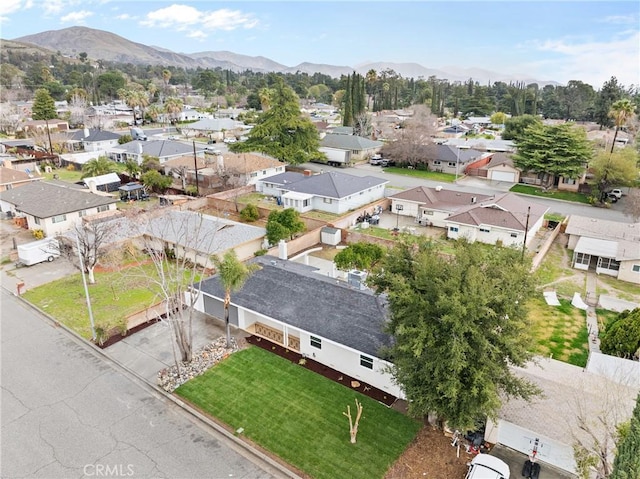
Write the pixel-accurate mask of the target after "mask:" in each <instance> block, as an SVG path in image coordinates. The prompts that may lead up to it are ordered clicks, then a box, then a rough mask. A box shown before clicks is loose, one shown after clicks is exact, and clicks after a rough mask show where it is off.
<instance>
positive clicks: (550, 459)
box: [497, 420, 575, 473]
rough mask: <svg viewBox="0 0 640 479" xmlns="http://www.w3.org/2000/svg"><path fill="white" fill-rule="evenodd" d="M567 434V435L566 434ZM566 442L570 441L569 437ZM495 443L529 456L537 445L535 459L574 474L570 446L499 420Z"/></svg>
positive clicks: (573, 462)
mask: <svg viewBox="0 0 640 479" xmlns="http://www.w3.org/2000/svg"><path fill="white" fill-rule="evenodd" d="M567 434H569V433H568V432H567ZM567 440H571V438H570V436H569V437H568V438H567ZM497 441H498V442H499V443H500V444H502V445H504V446H507V447H510V448H511V449H515V450H516V451H519V452H521V453H523V454H527V455H529V454H531V451H532V450H533V448H534V445H536V443H537V450H538V454H537V457H538V459H540V461H542V462H546V463H547V464H551V465H553V466H556V467H559V468H560V469H563V470H565V471H569V472H571V473H575V460H574V459H573V450H572V448H571V445H570V444H564V443H561V442H559V441H554V440H552V439H549V438H547V437H544V436H541V435H539V434H536V433H534V432H533V431H530V430H528V429H525V428H523V427H520V426H516V425H515V424H513V423H510V422H507V421H503V420H500V422H499V425H498V439H497Z"/></svg>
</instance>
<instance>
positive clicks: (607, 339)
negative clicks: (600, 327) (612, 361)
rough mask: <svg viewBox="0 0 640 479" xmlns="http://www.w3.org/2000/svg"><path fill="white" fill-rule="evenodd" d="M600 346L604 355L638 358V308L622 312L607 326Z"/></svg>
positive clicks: (639, 350) (639, 340) (639, 339)
mask: <svg viewBox="0 0 640 479" xmlns="http://www.w3.org/2000/svg"><path fill="white" fill-rule="evenodd" d="M600 346H601V348H602V352H604V353H605V354H611V355H613V356H619V357H623V358H633V357H634V356H640V308H636V309H634V310H633V311H624V312H622V313H620V314H619V315H618V316H617V317H616V318H614V319H613V320H612V321H611V322H610V323H609V324H607V327H606V329H605V331H604V333H603V334H602V342H601V344H600Z"/></svg>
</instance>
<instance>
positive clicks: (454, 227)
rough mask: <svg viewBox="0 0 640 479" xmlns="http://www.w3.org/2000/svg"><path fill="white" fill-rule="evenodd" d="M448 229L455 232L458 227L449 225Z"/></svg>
mask: <svg viewBox="0 0 640 479" xmlns="http://www.w3.org/2000/svg"><path fill="white" fill-rule="evenodd" d="M449 231H451V232H452V233H457V232H458V227H457V226H449Z"/></svg>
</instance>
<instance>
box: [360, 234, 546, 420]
mask: <svg viewBox="0 0 640 479" xmlns="http://www.w3.org/2000/svg"><path fill="white" fill-rule="evenodd" d="M530 266H531V265H530V263H529V261H528V260H526V259H522V258H521V253H520V251H518V250H516V249H513V248H500V247H497V248H486V247H484V246H483V245H480V244H477V243H473V244H471V243H466V242H458V243H456V245H455V255H454V256H443V255H442V254H441V253H440V252H439V251H438V250H437V248H435V247H434V245H433V244H432V243H431V242H429V241H428V240H426V239H421V240H418V241H417V242H415V243H409V242H402V243H400V244H398V245H397V246H396V247H394V248H393V249H392V250H390V252H389V254H388V255H386V256H385V257H384V258H383V260H382V261H381V262H380V264H379V267H378V268H376V270H374V273H373V274H372V275H371V276H370V280H369V284H370V285H372V286H374V287H375V288H376V289H377V292H379V293H383V292H386V293H387V294H388V298H389V308H390V314H391V319H390V322H389V324H388V332H389V333H390V334H392V335H393V336H394V339H395V342H394V345H393V346H392V347H391V348H390V350H389V356H388V357H389V359H390V360H391V361H392V362H393V364H394V366H393V375H394V377H395V379H396V380H397V381H398V383H399V384H400V385H401V386H402V387H403V389H404V391H405V393H406V395H407V399H408V400H409V411H410V413H411V414H412V415H415V416H425V415H427V414H429V413H436V414H437V415H438V416H439V417H440V418H441V419H444V420H446V421H447V422H448V424H449V425H450V426H453V427H456V428H458V429H460V430H465V429H468V428H471V427H473V425H474V424H475V422H476V421H477V420H478V419H480V418H482V417H484V416H487V415H488V416H490V417H495V415H496V414H497V412H498V409H499V408H500V405H501V397H502V395H503V394H504V395H506V396H514V397H523V398H529V397H530V396H532V395H533V394H535V393H536V388H535V387H534V386H533V385H531V384H530V383H528V382H526V381H524V380H523V379H521V378H518V377H517V376H515V375H514V374H513V372H512V370H511V366H513V365H515V366H523V365H524V364H525V363H526V362H527V361H528V360H529V359H530V358H531V357H532V355H531V353H530V352H529V350H530V346H531V341H532V339H531V337H530V334H529V326H528V323H527V311H526V308H525V304H526V302H527V300H528V298H530V297H531V295H532V294H533V291H534V283H533V278H532V276H531V274H530Z"/></svg>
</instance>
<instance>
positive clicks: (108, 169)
mask: <svg viewBox="0 0 640 479" xmlns="http://www.w3.org/2000/svg"><path fill="white" fill-rule="evenodd" d="M114 171H116V164H115V163H114V162H113V161H111V160H110V159H109V158H108V157H106V156H99V157H97V158H94V159H93V160H89V161H87V162H86V163H85V164H84V165H83V166H82V177H83V178H89V177H92V176H100V175H106V174H107V173H113V172H114Z"/></svg>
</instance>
